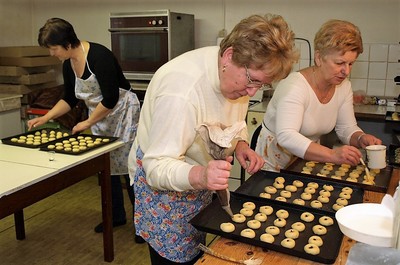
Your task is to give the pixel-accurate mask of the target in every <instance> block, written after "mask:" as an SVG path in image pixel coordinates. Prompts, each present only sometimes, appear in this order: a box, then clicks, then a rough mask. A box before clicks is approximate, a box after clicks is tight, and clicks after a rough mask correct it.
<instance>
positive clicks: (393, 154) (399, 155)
mask: <svg viewBox="0 0 400 265" xmlns="http://www.w3.org/2000/svg"><path fill="white" fill-rule="evenodd" d="M388 157H389V165H392V166H396V167H400V145H394V144H391V145H389V153H388Z"/></svg>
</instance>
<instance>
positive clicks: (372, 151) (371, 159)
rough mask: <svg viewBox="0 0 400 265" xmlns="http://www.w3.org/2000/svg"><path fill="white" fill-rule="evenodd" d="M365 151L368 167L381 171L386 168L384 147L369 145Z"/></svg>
mask: <svg viewBox="0 0 400 265" xmlns="http://www.w3.org/2000/svg"><path fill="white" fill-rule="evenodd" d="M365 149H366V150H367V157H368V167H369V168H373V169H382V168H385V167H386V146H385V145H369V146H367V147H366V148H365Z"/></svg>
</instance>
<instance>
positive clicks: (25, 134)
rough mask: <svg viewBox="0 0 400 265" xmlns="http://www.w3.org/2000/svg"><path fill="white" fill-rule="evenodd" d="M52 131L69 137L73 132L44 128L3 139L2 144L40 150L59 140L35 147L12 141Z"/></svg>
mask: <svg viewBox="0 0 400 265" xmlns="http://www.w3.org/2000/svg"><path fill="white" fill-rule="evenodd" d="M51 131H54V132H55V133H57V132H61V133H63V134H64V133H68V135H71V131H68V130H63V129H55V128H42V129H37V130H31V131H28V132H25V133H21V134H17V135H14V136H10V137H5V138H3V139H1V142H2V143H3V144H7V145H13V146H19V147H26V148H40V147H42V146H45V145H48V144H49V143H54V141H56V140H57V139H56V140H53V141H49V142H47V143H41V144H39V145H33V144H26V143H18V142H13V141H11V139H13V138H19V137H21V136H28V135H34V136H35V133H37V132H39V133H46V134H50V132H51ZM59 139H61V138H59Z"/></svg>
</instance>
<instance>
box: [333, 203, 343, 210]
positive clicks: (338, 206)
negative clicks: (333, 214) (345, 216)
mask: <svg viewBox="0 0 400 265" xmlns="http://www.w3.org/2000/svg"><path fill="white" fill-rule="evenodd" d="M343 207H344V205H340V204H337V203H335V204H333V205H332V209H333V210H335V211H339V209H342V208H343Z"/></svg>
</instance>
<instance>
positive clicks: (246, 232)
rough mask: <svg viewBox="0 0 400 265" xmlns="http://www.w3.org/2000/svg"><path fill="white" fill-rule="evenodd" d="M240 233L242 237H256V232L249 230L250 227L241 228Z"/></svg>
mask: <svg viewBox="0 0 400 265" xmlns="http://www.w3.org/2000/svg"><path fill="white" fill-rule="evenodd" d="M240 235H241V236H242V237H247V238H255V237H256V232H254V231H253V230H251V229H250V228H246V229H243V230H242V231H241V232H240Z"/></svg>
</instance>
